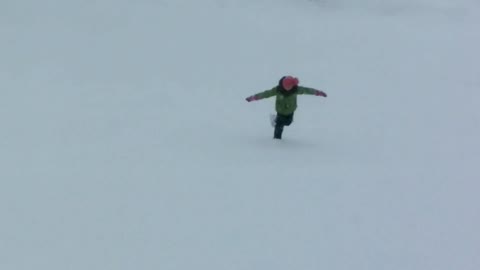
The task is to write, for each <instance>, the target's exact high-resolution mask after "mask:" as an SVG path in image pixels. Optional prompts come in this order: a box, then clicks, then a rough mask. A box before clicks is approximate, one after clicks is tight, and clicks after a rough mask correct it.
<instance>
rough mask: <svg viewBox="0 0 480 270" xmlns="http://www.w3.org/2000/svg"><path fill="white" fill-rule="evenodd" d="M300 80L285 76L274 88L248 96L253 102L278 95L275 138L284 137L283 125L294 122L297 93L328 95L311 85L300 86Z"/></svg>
mask: <svg viewBox="0 0 480 270" xmlns="http://www.w3.org/2000/svg"><path fill="white" fill-rule="evenodd" d="M298 82H299V81H298V78H295V77H293V76H283V77H282V78H281V79H280V81H279V82H278V85H277V86H275V87H273V88H272V89H270V90H266V91H264V92H260V93H258V94H255V95H253V96H249V97H247V98H246V100H247V101H248V102H251V101H255V100H260V99H264V98H269V97H273V96H275V97H276V100H275V110H276V111H277V116H276V117H275V122H274V126H275V131H274V133H273V138H274V139H279V140H280V139H282V133H283V127H284V126H289V125H290V124H291V123H292V121H293V114H294V112H295V110H296V109H297V95H304V94H305V95H315V96H322V97H327V94H325V92H323V91H320V90H316V89H313V88H309V87H303V86H299V85H298Z"/></svg>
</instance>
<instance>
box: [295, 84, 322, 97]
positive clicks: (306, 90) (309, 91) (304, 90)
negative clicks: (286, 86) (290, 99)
mask: <svg viewBox="0 0 480 270" xmlns="http://www.w3.org/2000/svg"><path fill="white" fill-rule="evenodd" d="M297 93H298V94H299V95H314V96H322V97H327V94H326V93H325V92H323V91H321V90H317V89H315V88H310V87H303V86H298V90H297Z"/></svg>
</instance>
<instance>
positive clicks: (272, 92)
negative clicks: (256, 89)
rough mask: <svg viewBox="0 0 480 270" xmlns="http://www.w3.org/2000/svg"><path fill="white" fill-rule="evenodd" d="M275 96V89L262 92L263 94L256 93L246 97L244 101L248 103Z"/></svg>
mask: <svg viewBox="0 0 480 270" xmlns="http://www.w3.org/2000/svg"><path fill="white" fill-rule="evenodd" d="M275 95H276V91H275V87H274V88H272V89H270V90H266V91H263V92H260V93H257V94H255V95H253V96H249V97H247V98H246V99H245V100H246V101H248V102H250V101H255V100H259V99H264V98H269V97H273V96H275Z"/></svg>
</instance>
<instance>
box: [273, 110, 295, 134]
mask: <svg viewBox="0 0 480 270" xmlns="http://www.w3.org/2000/svg"><path fill="white" fill-rule="evenodd" d="M292 122H293V113H292V114H289V115H283V114H278V113H277V118H276V119H275V132H274V133H273V138H274V139H281V138H282V133H283V127H284V126H290V124H291V123H292Z"/></svg>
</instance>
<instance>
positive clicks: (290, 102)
mask: <svg viewBox="0 0 480 270" xmlns="http://www.w3.org/2000/svg"><path fill="white" fill-rule="evenodd" d="M315 92H316V90H315V89H313V88H309V87H303V86H297V89H296V90H295V91H293V92H292V93H287V94H285V93H284V92H282V91H281V90H279V89H278V87H277V86H275V87H274V88H272V89H270V90H266V91H263V92H260V93H258V94H255V95H254V97H255V98H256V99H264V98H269V97H273V96H275V97H276V100H275V110H276V111H277V113H279V114H282V115H289V114H292V113H294V112H295V110H296V109H297V95H315Z"/></svg>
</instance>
